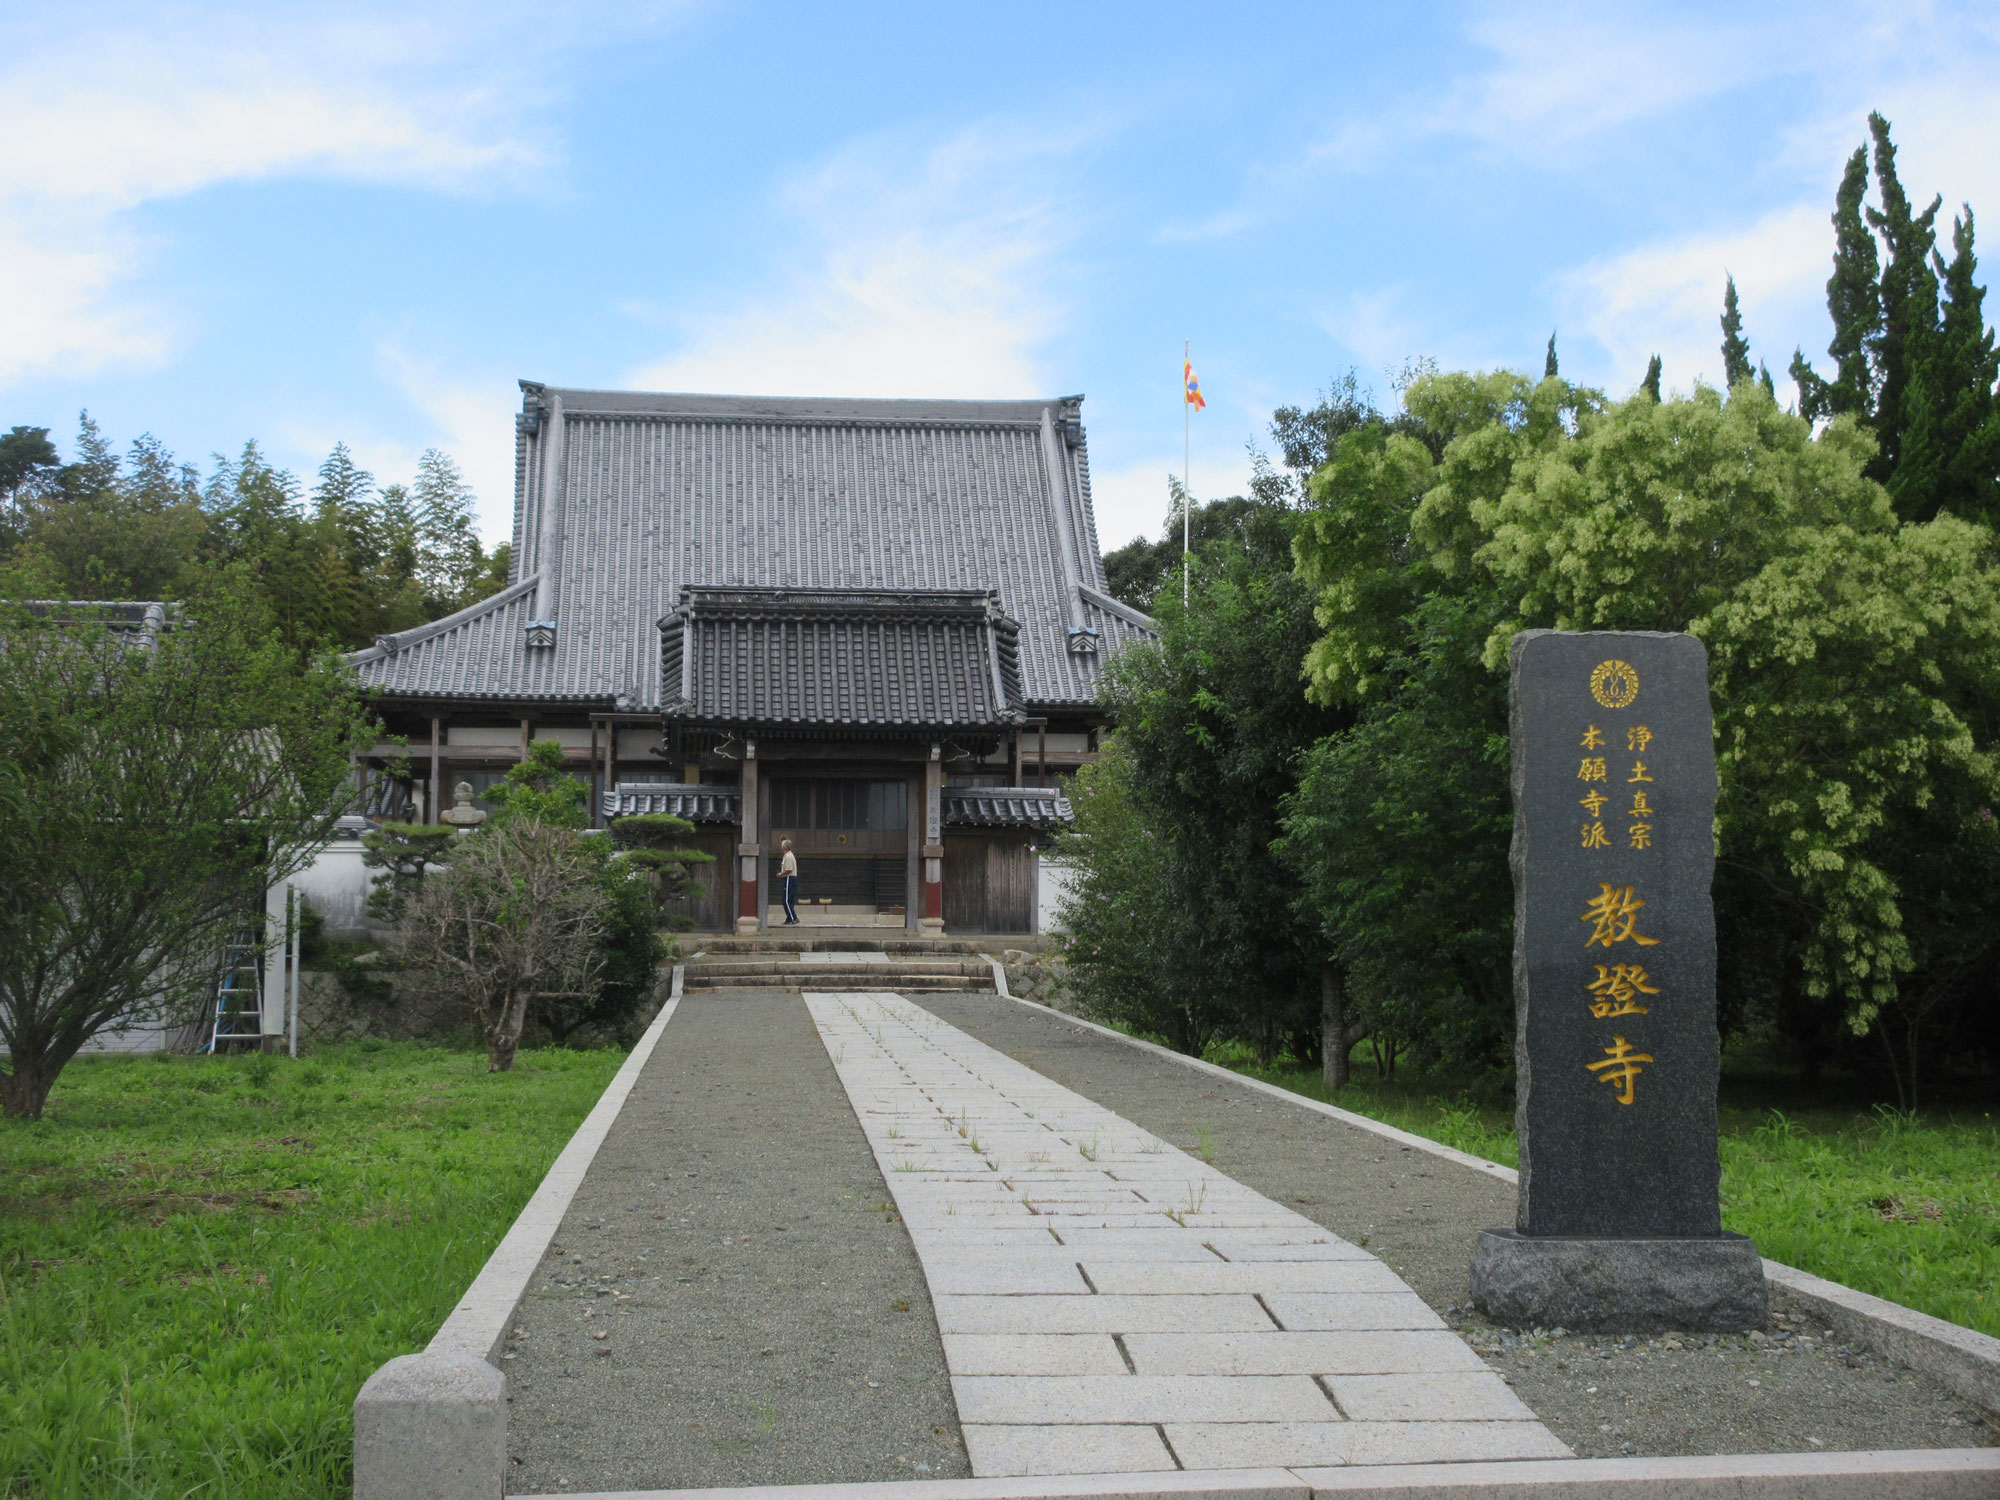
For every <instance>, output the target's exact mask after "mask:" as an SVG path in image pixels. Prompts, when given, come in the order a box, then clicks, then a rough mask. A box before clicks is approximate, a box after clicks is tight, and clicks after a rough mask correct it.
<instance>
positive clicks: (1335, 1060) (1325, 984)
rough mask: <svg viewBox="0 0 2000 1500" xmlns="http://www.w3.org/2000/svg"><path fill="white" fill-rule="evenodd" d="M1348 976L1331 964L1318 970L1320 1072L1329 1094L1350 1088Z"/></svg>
mask: <svg viewBox="0 0 2000 1500" xmlns="http://www.w3.org/2000/svg"><path fill="white" fill-rule="evenodd" d="M1347 1048H1348V1042H1347V976H1346V975H1344V974H1342V973H1341V972H1340V970H1339V969H1337V968H1335V967H1334V966H1333V965H1332V964H1324V965H1322V966H1321V968H1320V971H1319V1074H1320V1080H1321V1081H1322V1082H1323V1083H1325V1084H1326V1086H1327V1090H1328V1091H1329V1092H1330V1093H1335V1094H1337V1093H1339V1092H1340V1091H1341V1090H1342V1089H1344V1088H1346V1087H1347V1076H1348V1075H1347Z"/></svg>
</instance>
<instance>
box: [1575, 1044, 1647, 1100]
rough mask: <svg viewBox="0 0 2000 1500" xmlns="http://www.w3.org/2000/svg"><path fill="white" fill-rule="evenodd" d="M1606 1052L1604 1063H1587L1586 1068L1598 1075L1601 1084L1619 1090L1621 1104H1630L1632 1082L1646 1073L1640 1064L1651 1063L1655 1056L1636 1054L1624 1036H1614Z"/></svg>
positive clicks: (1644, 1053)
mask: <svg viewBox="0 0 2000 1500" xmlns="http://www.w3.org/2000/svg"><path fill="white" fill-rule="evenodd" d="M1604 1051H1605V1053H1606V1057H1605V1059H1604V1061H1603V1062H1594V1063H1585V1064H1584V1066H1585V1067H1587V1068H1589V1069H1590V1071H1591V1072H1593V1073H1595V1074H1596V1075H1597V1081H1598V1082H1599V1083H1608V1084H1610V1085H1611V1086H1612V1087H1613V1088H1615V1089H1617V1090H1618V1095H1617V1098H1618V1102H1619V1103H1620V1104H1630V1103H1631V1102H1632V1082H1633V1080H1634V1079H1636V1078H1637V1077H1638V1076H1639V1075H1640V1074H1641V1073H1643V1072H1645V1071H1646V1070H1645V1069H1644V1068H1642V1067H1640V1066H1639V1064H1640V1063H1649V1062H1651V1061H1652V1060H1653V1054H1652V1053H1650V1052H1634V1051H1633V1050H1632V1044H1631V1043H1630V1042H1628V1041H1626V1040H1625V1038H1624V1037H1622V1036H1614V1037H1613V1038H1612V1039H1611V1045H1610V1046H1609V1047H1606V1048H1605V1049H1604Z"/></svg>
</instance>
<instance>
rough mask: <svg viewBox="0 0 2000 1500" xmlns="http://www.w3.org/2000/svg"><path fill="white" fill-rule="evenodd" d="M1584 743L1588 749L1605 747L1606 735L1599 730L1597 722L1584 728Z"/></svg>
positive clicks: (1584, 746)
mask: <svg viewBox="0 0 2000 1500" xmlns="http://www.w3.org/2000/svg"><path fill="white" fill-rule="evenodd" d="M1582 744H1583V748H1584V749H1586V750H1602V749H1603V748H1604V736H1603V735H1602V734H1601V733H1599V732H1598V728H1597V726H1596V725H1595V724H1593V725H1591V726H1590V728H1588V729H1586V730H1584V732H1583V740H1582Z"/></svg>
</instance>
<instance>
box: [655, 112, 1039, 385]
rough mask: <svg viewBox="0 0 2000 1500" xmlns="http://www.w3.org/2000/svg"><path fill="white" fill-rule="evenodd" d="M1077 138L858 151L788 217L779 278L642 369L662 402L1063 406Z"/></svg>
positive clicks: (686, 324)
mask: <svg viewBox="0 0 2000 1500" xmlns="http://www.w3.org/2000/svg"><path fill="white" fill-rule="evenodd" d="M1077 144H1078V141H1077V139H1076V138H1066V139H1056V140H1048V139H1043V140H1035V139H1031V138H1024V135H1023V132H1022V131H1021V130H1020V129H1019V128H1018V127H1010V128H1007V129H1002V128H1000V127H998V126H992V125H989V126H983V127H978V128H974V129H970V130H967V131H965V132H963V133H961V134H959V135H957V136H954V137H952V138H950V139H948V140H946V141H944V142H942V143H939V144H936V145H932V146H929V147H916V148H913V147H910V146H904V145H898V144H896V143H894V142H889V141H884V140H880V139H876V140H869V141H865V142H862V143H858V144H855V145H851V146H848V147H846V148H845V149H843V150H841V151H839V152H838V153H836V154H835V155H834V156H833V158H832V159H831V160H830V161H828V162H827V163H826V164H825V165H823V166H822V167H821V168H819V169H818V170H817V171H815V172H813V173H811V174H810V175H808V176H806V177H804V178H801V179H799V180H798V181H796V182H794V183H793V184H791V185H790V186H789V188H787V189H786V190H785V191H784V192H783V193H782V194H781V197H780V200H779V203H778V205H777V207H778V212H779V214H780V216H781V218H782V219H783V220H784V221H785V222H787V223H789V224H790V225H791V226H792V229H791V233H790V234H789V236H788V237H787V239H788V243H789V245H790V247H791V249H790V253H789V254H786V255H782V256H781V257H780V258H779V259H778V261H777V263H776V264H775V265H774V266H773V267H771V274H770V278H769V280H768V281H766V282H765V283H764V284H762V285H760V286H757V287H755V288H753V289H750V290H748V291H745V292H743V293H741V294H739V295H737V296H736V297H734V298H732V299H731V300H730V302H729V303H728V304H726V305H725V306H723V307H722V308H721V309H719V310H716V311H711V312H698V313H688V314H684V315H682V316H680V317H679V318H678V319H677V320H676V321H677V322H678V323H679V325H680V330H681V333H682V337H681V340H680V343H679V346H678V347H677V348H676V349H674V350H673V351H672V352H671V353H669V354H667V355H665V356H663V357H662V358H660V359H657V360H653V361H650V362H648V363H646V364H644V365H643V366H641V367H640V368H638V369H636V370H634V371H633V372H631V375H630V377H629V379H630V381H631V382H632V383H633V384H635V385H637V386H639V387H641V388H649V389H655V390H695V391H714V392H750V391H754V392H757V393H759V394H768V395H839V396H908V395H910V394H912V393H915V392H921V393H923V394H924V395H928V396H940V397H974V396H1026V395H1053V394H1056V392H1055V391H1053V390H1052V389H1051V390H1045V389H1043V383H1044V380H1045V378H1046V376H1045V370H1044V366H1043V364H1042V363H1041V361H1040V360H1039V358H1038V353H1039V351H1040V349H1041V347H1042V345H1043V344H1044V342H1045V341H1046V340H1047V339H1048V338H1049V337H1050V335H1051V334H1052V333H1053V332H1054V331H1055V329H1056V328H1057V326H1058V323H1059V319H1060V316H1061V313H1062V308H1061V306H1060V304H1059V300H1058V296H1057V294H1056V293H1055V292H1054V291H1053V290H1052V287H1053V286H1054V285H1055V283H1056V278H1055V277H1053V276H1052V275H1051V274H1050V271H1051V262H1052V259H1053V257H1054V256H1055V254H1056V253H1057V251H1058V250H1059V248H1060V247H1061V246H1062V245H1063V244H1064V243H1065V242H1066V240H1067V237H1068V232H1069V231H1068V227H1067V226H1068V224H1069V222H1070V220H1069V218H1068V215H1067V214H1066V212H1065V205H1063V204H1062V203H1061V202H1060V201H1059V200H1058V199H1057V198H1056V196H1055V195H1054V194H1053V193H1052V192H1051V191H1050V190H1049V188H1048V186H1047V183H1048V181H1049V180H1050V176H1051V174H1050V173H1048V171H1047V170H1046V169H1047V167H1048V166H1049V164H1050V162H1051V160H1052V158H1055V157H1058V156H1061V155H1062V154H1064V153H1066V152H1068V151H1069V150H1071V149H1073V148H1074V147H1075V146H1076V145H1077Z"/></svg>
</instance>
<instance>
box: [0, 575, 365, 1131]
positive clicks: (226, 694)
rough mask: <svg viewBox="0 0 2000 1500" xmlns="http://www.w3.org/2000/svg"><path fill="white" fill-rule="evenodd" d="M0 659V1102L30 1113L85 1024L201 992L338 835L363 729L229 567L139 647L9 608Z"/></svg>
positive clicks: (197, 1008) (338, 688) (353, 702)
mask: <svg viewBox="0 0 2000 1500" xmlns="http://www.w3.org/2000/svg"><path fill="white" fill-rule="evenodd" d="M232 583H234V584H235V586H234V587H231V584H232ZM0 658H4V659H5V660H6V662H7V671H6V672H5V673H4V674H0V819H4V832H3V833H0V852H4V857H5V859H6V862H7V864H6V868H7V870H8V878H7V880H6V881H5V882H0V884H4V885H5V887H6V896H5V898H4V900H0V1050H4V1051H5V1053H6V1055H7V1062H6V1065H5V1067H4V1069H0V1106H4V1108H5V1112H6V1113H7V1114H9V1115H13V1116H19V1117H22V1118H28V1119H34V1118H37V1117H39V1116H40V1114H41V1112H42V1108H43V1105H44V1103H45V1102H46V1100H47V1098H48V1094H49V1090H50V1088H51V1087H52V1086H53V1085H54V1083H55V1081H56V1078H57V1077H58V1075H59V1074H60V1073H61V1071H62V1069H63V1068H64V1066H65V1065H67V1063H68V1062H69V1060H70V1059H71V1058H72V1057H74V1056H75V1055H76V1052H77V1050H78V1049H79V1048H80V1047H82V1046H83V1045H84V1043H85V1042H87V1041H89V1040H90V1039H91V1037H93V1036H95V1035H97V1034H98V1033H99V1032H101V1031H105V1030H107V1029H108V1030H117V1029H119V1028H121V1027H125V1026H130V1025H132V1024H134V1023H138V1022H144V1021H151V1020H165V1021H167V1022H169V1023H181V1022H186V1021H189V1020H191V1019H192V1018H193V1017H194V1016H195V1015H197V1014H199V1013H200V1012H201V1011H202V1010H203V1009H204V1008H205V1005H206V1003H207V1002H210V1001H212V999H213V986H214V983H215V978H216V964H217V961H218V956H219V954H220V952H221V950H222V947H223V944H224V942H225V941H226V940H228V939H229V938H230V937H231V936H232V935H233V934H235V933H237V932H239V931H242V930H244V929H246V928H254V927H255V925H256V923H257V922H258V921H259V919H260V917H261V913H262V910H263V894H264V891H265V889H266V888H267V887H268V886H270V885H273V884H276V883H278V882H280V881H282V880H284V879H285V878H286V877H287V876H289V875H291V874H293V873H295V872H296V871H298V870H300V869H303V868H304V867H305V866H306V865H307V864H308V863H309V862H310V861H311V859H312V857H313V855H314V854H315V852H316V851H317V850H318V848H319V847H320V846H322V845H323V844H324V843H326V842H327V840H328V839H330V838H331V837H332V832H333V825H334V823H335V821H336V820H337V819H338V818H339V817H340V815H341V814H342V813H344V812H345V811H346V810H347V805H348V800H349V796H350V793H351V790H352V781H351V775H350V770H349V760H348V757H349V755H350V753H351V752H352V751H354V750H356V749H358V748H359V747H361V746H362V745H365V744H367V743H369V742H370V740H371V739H372V736H373V729H372V723H371V719H370V716H369V715H368V714H367V713H366V712H364V710H363V708H362V706H361V704H360V702H359V700H358V698H357V697H356V695H355V693H354V692H353V690H352V684H351V679H350V678H349V676H348V675H347V673H346V671H345V670H344V668H343V667H342V666H341V665H340V664H339V663H338V662H336V661H333V660H330V659H327V658H325V657H313V658H311V659H309V660H308V661H306V662H305V663H304V664H303V665H301V664H300V663H299V662H298V660H297V659H296V658H295V657H294V656H293V655H292V654H291V653H290V652H289V651H288V650H287V649H286V648H285V647H284V645H283V644H282V643H281V642H280V640H279V639H278V638H277V637H276V636H275V635H274V634H273V633H272V631H271V628H270V623H269V621H268V619H267V618H266V617H265V616H264V615H263V614H262V612H261V610H260V609H259V607H258V604H257V601H256V599H255V597H254V595H253V594H251V593H250V592H249V591H248V590H246V589H245V588H244V587H242V580H240V579H231V578H224V579H222V580H220V582H219V584H218V586H217V587H215V588H213V589H212V590H209V591H205V592H203V593H201V594H198V595H196V596H194V597H192V598H190V599H189V600H188V602H187V607H186V612H185V614H184V615H182V616H180V617H179V622H178V623H176V624H174V625H172V626H171V627H170V628H167V629H164V630H163V631H161V632H160V633H159V634H158V636H157V638H156V639H154V640H152V641H149V642H143V643H141V644H134V643H133V642H132V641H131V640H130V638H129V637H127V636H126V635H125V634H124V633H123V632H114V631H112V630H109V629H107V628H105V624H104V622H103V621H101V620H95V619H91V618H88V617H81V618H77V619H73V620H66V619H60V618H56V617H53V616H52V615H50V614H47V613H38V612H35V611H31V610H28V609H25V608H22V607H20V606H5V607H4V608H0Z"/></svg>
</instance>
